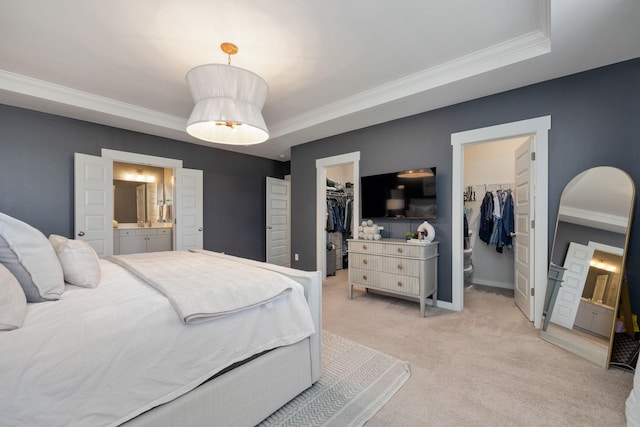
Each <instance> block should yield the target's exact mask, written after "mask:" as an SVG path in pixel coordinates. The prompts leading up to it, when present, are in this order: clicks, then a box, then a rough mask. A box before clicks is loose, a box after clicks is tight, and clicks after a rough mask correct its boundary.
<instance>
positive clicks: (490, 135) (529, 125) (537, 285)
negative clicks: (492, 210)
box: [451, 116, 551, 328]
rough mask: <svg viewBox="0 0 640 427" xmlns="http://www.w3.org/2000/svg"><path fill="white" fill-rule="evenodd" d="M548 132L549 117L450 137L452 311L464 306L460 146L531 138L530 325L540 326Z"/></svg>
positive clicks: (544, 279)
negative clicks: (532, 243) (533, 187)
mask: <svg viewBox="0 0 640 427" xmlns="http://www.w3.org/2000/svg"><path fill="white" fill-rule="evenodd" d="M549 129H551V116H543V117H537V118H533V119H528V120H521V121H517V122H512V123H505V124H501V125H496V126H489V127H485V128H480V129H472V130H468V131H464V132H457V133H453V134H451V146H452V150H453V153H452V154H453V155H452V158H453V160H452V168H451V173H452V190H451V193H452V194H451V208H452V210H451V212H452V214H451V215H452V226H451V228H452V229H451V239H452V242H451V248H452V256H451V299H452V301H451V305H452V307H453V309H454V310H456V311H462V309H463V307H464V274H463V265H464V256H463V248H464V241H463V226H462V212H463V186H464V147H465V145H469V144H478V143H482V142H487V141H492V140H498V139H505V138H513V137H518V136H525V135H533V136H534V137H535V144H536V145H535V147H536V148H535V151H536V161H535V169H536V171H537V173H536V174H535V184H536V194H535V202H534V204H535V218H532V219H535V222H536V225H535V228H534V236H535V248H534V258H535V261H534V267H533V268H534V283H533V288H534V289H536V291H535V297H534V305H535V310H534V325H535V327H536V328H539V327H540V324H541V320H542V307H543V305H544V294H545V290H546V283H547V252H548V240H549V239H548V224H549V218H548V204H549V203H548V202H549V200H548V199H549V196H548V190H549V182H548V181H549V180H548V173H547V171H548V165H549V136H548V133H549Z"/></svg>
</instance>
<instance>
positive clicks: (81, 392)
mask: <svg viewBox="0 0 640 427" xmlns="http://www.w3.org/2000/svg"><path fill="white" fill-rule="evenodd" d="M101 267H102V280H101V283H100V285H99V286H98V287H97V288H95V289H84V288H77V287H74V286H71V285H68V286H67V290H66V292H65V293H64V294H63V296H62V299H61V300H59V301H54V302H45V303H38V304H29V307H28V313H27V318H26V321H25V323H24V326H23V327H22V328H20V329H17V330H15V331H10V332H3V333H1V334H0V373H1V378H0V425H3V426H4V425H7V426H22V425H29V426H32V425H43V426H101V425H117V424H120V423H122V422H124V421H126V420H128V419H130V418H133V417H134V416H136V415H138V414H140V413H142V412H144V411H146V410H148V409H150V408H152V407H154V406H157V405H158V404H161V403H164V402H168V401H170V400H172V399H174V398H176V397H178V396H180V395H182V394H184V393H186V392H188V391H190V390H191V389H193V388H195V387H196V386H197V385H199V384H200V383H202V382H203V381H205V380H206V379H207V378H209V377H211V376H212V375H213V374H215V373H216V372H219V371H220V370H221V369H223V368H225V367H227V366H229V365H231V364H233V363H235V362H238V361H241V360H244V359H246V358H248V357H249V356H251V355H254V354H257V353H260V352H262V351H264V350H268V349H271V348H275V347H278V346H282V345H288V344H292V343H295V342H298V341H300V340H301V339H303V338H305V337H307V336H309V335H311V334H313V333H314V326H313V322H312V320H311V316H310V314H309V309H308V306H307V304H306V300H305V298H304V294H303V289H302V287H301V286H300V285H298V284H297V283H295V284H294V286H293V290H292V292H290V293H288V294H287V295H285V296H283V297H282V298H277V299H275V300H273V301H272V302H269V303H268V304H265V305H262V306H258V307H254V308H251V309H248V310H245V311H243V312H241V313H236V314H231V315H229V316H225V317H222V318H218V319H215V320H211V321H208V322H202V323H198V324H194V325H186V324H184V323H182V322H180V321H178V320H177V318H176V313H175V311H174V310H173V308H172V307H171V304H170V303H169V301H168V300H167V298H166V297H164V296H163V295H162V294H160V293H159V292H158V291H157V290H155V289H153V288H152V287H150V286H149V285H146V284H144V283H143V282H141V281H140V280H139V279H138V278H136V277H134V276H133V275H132V274H131V273H129V272H127V271H126V270H124V269H123V268H121V267H119V266H117V265H115V264H113V263H110V262H108V261H105V260H101ZM241 268H242V267H241Z"/></svg>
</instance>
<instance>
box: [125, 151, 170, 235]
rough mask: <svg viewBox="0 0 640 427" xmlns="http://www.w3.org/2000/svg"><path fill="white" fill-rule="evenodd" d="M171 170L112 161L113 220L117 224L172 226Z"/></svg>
mask: <svg viewBox="0 0 640 427" xmlns="http://www.w3.org/2000/svg"><path fill="white" fill-rule="evenodd" d="M172 194H173V169H171V168H159V167H154V166H148V165H136V164H130V163H122V162H113V208H114V211H113V218H114V219H115V220H116V221H117V222H118V223H120V224H136V223H137V224H138V225H140V224H148V223H171V222H172V215H171V214H172V212H171V210H172V209H171V199H172V198H173V197H172Z"/></svg>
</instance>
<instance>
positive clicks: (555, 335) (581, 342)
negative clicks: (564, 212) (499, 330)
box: [540, 166, 636, 369]
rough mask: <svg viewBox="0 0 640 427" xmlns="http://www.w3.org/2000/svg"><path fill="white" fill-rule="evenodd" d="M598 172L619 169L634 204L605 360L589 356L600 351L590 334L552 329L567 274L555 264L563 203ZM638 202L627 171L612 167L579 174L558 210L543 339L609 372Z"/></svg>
mask: <svg viewBox="0 0 640 427" xmlns="http://www.w3.org/2000/svg"><path fill="white" fill-rule="evenodd" d="M598 168H611V169H615V170H616V171H618V172H619V173H621V174H624V176H625V177H626V178H627V179H628V181H629V184H630V192H631V194H630V200H629V211H628V214H627V224H626V230H625V238H624V246H623V247H622V248H621V249H622V255H621V264H620V269H621V272H620V275H619V279H618V283H617V290H616V293H617V295H616V298H615V305H614V312H613V313H614V316H613V321H612V322H611V328H610V332H609V340H608V345H607V350H606V352H607V354H606V358H604V357H602V356H603V355H599V357H595V356H594V355H593V354H589V351H590V349H589V347H591V348H592V349H595V348H596V347H598V345H597V344H596V343H595V340H594V339H591V338H588V337H586V336H584V335H587V334H586V333H582V332H580V331H576V330H574V329H568V328H565V327H563V326H560V325H554V326H552V327H551V329H548V325H549V324H550V323H551V322H550V318H551V315H552V313H553V308H554V303H555V295H554V294H557V291H558V289H559V288H560V286H561V282H562V280H561V278H558V274H560V273H562V272H563V271H562V270H564V268H563V267H562V266H558V265H555V264H553V259H554V254H555V251H556V250H557V249H558V248H557V247H556V244H557V235H558V227H559V225H560V222H561V220H560V215H561V208H562V200H563V198H564V197H565V195H566V192H567V191H568V190H571V188H572V187H573V185H575V184H576V183H577V182H579V180H580V179H581V178H582V177H584V175H585V174H586V173H587V172H589V171H592V170H594V169H598ZM635 199H636V188H635V183H634V181H633V179H632V178H631V176H630V175H629V174H628V173H627V172H625V171H623V170H622V169H619V168H615V167H611V166H597V167H593V168H590V169H587V170H585V171H583V172H581V173H579V174H578V175H576V176H575V177H573V178H572V179H571V180H570V181H569V182H568V183H567V185H566V186H565V188H564V189H563V191H562V194H561V196H560V204H559V206H558V215H557V219H556V226H555V231H554V238H553V246H552V249H551V256H550V261H549V262H550V265H549V274H548V278H549V279H548V285H547V290H546V293H547V294H546V295H545V299H544V300H545V307H544V311H543V316H544V317H543V324H542V327H541V329H540V338H542V339H543V340H545V341H547V342H550V343H552V344H554V345H556V346H558V347H561V348H563V349H565V350H567V351H569V352H571V353H573V354H576V355H577V356H580V357H583V358H585V359H587V360H589V361H591V362H593V363H595V364H597V365H598V366H601V367H602V368H605V369H608V368H609V364H610V362H611V353H612V349H613V342H614V337H615V332H614V331H615V324H616V319H617V313H618V311H619V310H620V300H621V297H622V292H623V286H624V284H623V281H624V271H625V266H626V260H627V251H628V247H629V238H630V229H631V222H632V219H633V211H634V207H635ZM605 246H606V245H605ZM597 250H601V249H597ZM604 252H608V251H606V250H604ZM605 342H606V338H602V343H603V344H604V343H605ZM594 354H595V352H594ZM603 354H604V353H603Z"/></svg>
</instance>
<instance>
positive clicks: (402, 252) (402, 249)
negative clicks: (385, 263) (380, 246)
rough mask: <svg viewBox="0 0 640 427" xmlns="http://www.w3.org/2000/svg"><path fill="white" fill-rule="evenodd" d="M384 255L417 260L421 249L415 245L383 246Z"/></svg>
mask: <svg viewBox="0 0 640 427" xmlns="http://www.w3.org/2000/svg"><path fill="white" fill-rule="evenodd" d="M384 249H385V254H386V255H394V256H402V257H409V258H419V257H420V254H421V252H422V247H420V246H416V245H394V244H389V245H385V248H384Z"/></svg>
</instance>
